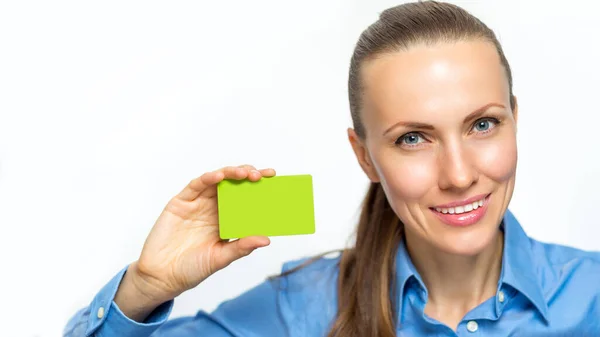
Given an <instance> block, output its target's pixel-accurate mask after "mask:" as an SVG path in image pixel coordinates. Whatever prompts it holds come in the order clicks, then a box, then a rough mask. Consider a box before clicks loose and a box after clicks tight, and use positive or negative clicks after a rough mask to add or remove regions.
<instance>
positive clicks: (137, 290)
mask: <svg viewBox="0 0 600 337" xmlns="http://www.w3.org/2000/svg"><path fill="white" fill-rule="evenodd" d="M125 278H128V282H127V284H128V286H129V287H130V288H131V289H130V292H131V293H132V294H135V296H136V299H137V301H139V302H138V303H140V304H142V303H143V304H145V305H150V306H155V307H157V306H159V305H161V304H163V303H165V302H167V301H169V300H172V299H173V298H174V297H175V296H171V295H169V294H167V293H165V292H164V291H163V290H162V288H161V287H160V286H159V285H158V284H157V282H156V280H153V278H152V277H151V276H149V275H146V274H144V273H143V272H142V271H141V270H140V269H139V268H138V263H137V261H136V262H133V263H132V264H131V265H129V268H127V272H126V273H125V276H124V281H125Z"/></svg>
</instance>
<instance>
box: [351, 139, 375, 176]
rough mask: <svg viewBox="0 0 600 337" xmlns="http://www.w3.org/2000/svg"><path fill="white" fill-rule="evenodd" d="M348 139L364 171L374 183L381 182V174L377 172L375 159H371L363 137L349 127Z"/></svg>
mask: <svg viewBox="0 0 600 337" xmlns="http://www.w3.org/2000/svg"><path fill="white" fill-rule="evenodd" d="M348 140H349V141H350V145H352V150H354V154H355V155H356V159H357V160H358V163H359V164H360V167H361V168H362V170H363V172H365V174H366V175H367V177H368V178H369V180H371V181H372V182H374V183H378V182H380V179H379V175H378V174H377V170H376V169H375V166H374V165H373V161H372V160H371V156H370V155H369V151H368V150H367V147H366V146H365V144H364V142H363V140H362V139H360V138H359V137H358V135H357V134H356V132H355V131H354V129H352V128H348Z"/></svg>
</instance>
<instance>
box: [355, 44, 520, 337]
mask: <svg viewBox="0 0 600 337" xmlns="http://www.w3.org/2000/svg"><path fill="white" fill-rule="evenodd" d="M361 71H362V73H361V75H362V78H363V83H364V85H365V89H364V92H363V94H364V95H363V107H362V111H361V117H362V121H363V124H364V127H365V130H366V137H365V138H364V139H361V138H360V137H358V136H357V135H356V133H355V132H354V130H352V129H349V130H348V138H349V140H350V143H351V145H352V148H353V150H354V152H355V154H356V157H357V160H358V162H359V164H360V166H361V167H362V169H363V171H364V172H365V174H366V175H367V176H368V177H369V179H370V180H371V181H373V182H380V183H381V185H382V187H383V189H384V191H385V193H386V195H387V198H388V200H389V202H390V205H391V206H392V208H393V209H394V211H395V212H396V214H397V215H398V217H399V218H400V219H401V220H402V222H403V223H404V227H405V238H406V245H407V249H408V252H409V254H410V256H411V258H412V260H413V263H414V264H415V266H416V268H417V270H418V271H419V274H420V275H421V277H422V278H423V281H424V283H425V285H426V287H427V297H428V298H427V304H426V307H425V313H426V314H427V315H428V316H430V317H432V318H435V319H436V320H438V321H441V322H442V323H445V324H446V325H448V326H449V327H451V328H452V329H454V330H455V329H456V327H457V325H458V324H459V323H460V321H461V320H462V318H463V317H464V315H465V314H466V313H467V312H468V311H470V310H472V309H473V308H474V307H476V306H477V305H479V304H481V303H482V302H484V301H485V300H487V299H489V298H490V297H493V296H495V293H496V288H497V282H498V279H499V276H500V270H501V261H502V248H503V235H502V232H501V231H500V230H499V229H498V226H499V224H500V222H501V219H502V216H503V215H504V213H505V211H506V209H507V207H508V204H509V202H510V199H511V197H512V193H513V188H514V184H515V172H516V166H517V145H516V119H517V108H516V107H515V109H514V111H512V110H511V109H510V91H509V86H508V80H507V76H506V72H505V69H504V68H503V67H502V65H501V63H500V57H499V55H498V53H497V51H496V49H495V47H494V46H493V44H491V43H490V42H487V41H483V40H468V41H461V42H455V43H438V44H435V45H430V46H425V45H415V46H412V47H410V48H409V49H408V50H404V51H399V52H394V53H388V54H384V55H380V56H379V57H377V58H375V59H373V60H370V61H367V62H365V63H364V64H363V67H362V69H361ZM474 112H475V113H476V114H477V115H475V116H474V115H473V113H474ZM478 112H479V113H478ZM398 123H400V125H398ZM410 123H413V124H414V123H420V124H423V125H407V124H410ZM425 125H426V126H425ZM488 193H491V195H490V200H489V206H488V210H487V212H486V214H485V216H484V217H483V218H482V219H481V220H480V221H479V222H477V223H476V224H474V225H470V226H466V227H454V226H450V225H447V224H445V223H443V222H442V221H441V220H440V219H439V218H438V217H437V216H436V215H435V214H434V211H433V210H432V209H431V207H434V206H436V205H441V204H445V203H449V202H452V201H460V200H463V199H466V198H469V197H473V196H476V195H479V194H488ZM441 280H443V282H442V281H441Z"/></svg>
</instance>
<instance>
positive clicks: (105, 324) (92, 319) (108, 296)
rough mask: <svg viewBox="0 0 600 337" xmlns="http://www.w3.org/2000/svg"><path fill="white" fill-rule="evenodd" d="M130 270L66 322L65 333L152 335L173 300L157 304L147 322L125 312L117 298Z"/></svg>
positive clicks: (114, 336) (112, 336) (105, 336)
mask: <svg viewBox="0 0 600 337" xmlns="http://www.w3.org/2000/svg"><path fill="white" fill-rule="evenodd" d="M126 271H127V267H125V268H124V269H122V270H121V271H120V272H119V273H118V274H117V275H115V276H114V277H113V279H112V280H110V282H108V283H107V284H106V285H105V286H104V287H103V288H102V289H101V290H100V292H99V293H98V294H97V295H96V296H95V297H94V299H93V301H92V303H91V304H90V305H89V306H88V307H86V308H83V309H81V310H79V311H78V312H77V313H76V314H75V315H74V316H73V317H72V318H71V319H70V320H69V322H68V323H67V325H66V326H65V329H64V331H63V336H64V337H83V336H86V337H88V336H103V337H118V336H131V337H149V336H151V335H152V333H153V332H154V331H155V330H156V329H158V328H159V327H160V326H161V325H163V324H164V323H165V322H166V321H167V318H168V317H169V315H170V313H171V310H172V308H173V301H172V300H171V301H168V302H165V303H163V304H162V305H160V306H158V307H157V308H156V309H155V310H154V311H153V312H152V313H150V315H149V316H148V317H147V318H146V320H145V321H144V322H141V323H140V322H136V321H133V320H131V319H130V318H128V317H127V316H125V315H124V314H123V313H122V312H121V310H120V309H119V307H118V306H117V304H116V303H115V302H114V298H115V294H116V293H117V289H118V288H119V284H120V283H121V280H122V279H123V276H124V275H125V272H126Z"/></svg>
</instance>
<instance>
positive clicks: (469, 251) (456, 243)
mask: <svg viewBox="0 0 600 337" xmlns="http://www.w3.org/2000/svg"><path fill="white" fill-rule="evenodd" d="M440 225H442V226H447V225H445V224H440ZM443 232H446V233H444V235H443V236H442V237H440V238H438V239H437V240H435V241H437V242H435V243H434V245H435V246H437V248H438V249H439V250H440V251H443V252H445V253H447V254H451V255H459V256H465V257H467V256H476V255H478V254H481V253H482V252H484V251H485V250H486V249H488V248H490V247H493V246H494V245H495V242H496V239H497V237H498V235H500V231H499V230H498V226H497V225H495V224H493V223H491V222H490V223H478V224H474V225H472V226H469V227H467V228H462V229H461V230H459V231H456V230H453V229H450V230H449V231H448V230H446V231H443Z"/></svg>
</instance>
